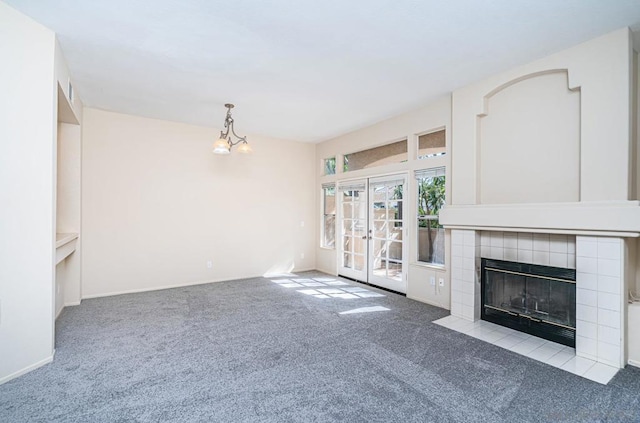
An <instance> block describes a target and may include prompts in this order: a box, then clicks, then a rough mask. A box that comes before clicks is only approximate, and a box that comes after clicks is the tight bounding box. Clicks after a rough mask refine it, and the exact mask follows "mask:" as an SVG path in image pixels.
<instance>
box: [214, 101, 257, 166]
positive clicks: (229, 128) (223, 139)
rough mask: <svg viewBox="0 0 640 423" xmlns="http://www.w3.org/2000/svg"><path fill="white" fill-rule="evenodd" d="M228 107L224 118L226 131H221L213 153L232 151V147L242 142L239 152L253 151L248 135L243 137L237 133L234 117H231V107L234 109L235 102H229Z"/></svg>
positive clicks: (226, 105)
mask: <svg viewBox="0 0 640 423" xmlns="http://www.w3.org/2000/svg"><path fill="white" fill-rule="evenodd" d="M224 107H226V108H227V117H226V118H225V119H224V128H225V130H224V131H220V139H219V140H218V141H216V142H215V143H213V153H214V154H229V153H231V147H233V146H234V145H238V144H240V146H239V147H238V152H240V153H245V154H246V153H251V147H250V146H249V144H248V143H247V137H241V136H239V135H238V134H236V131H235V130H234V129H233V118H232V117H231V109H233V104H230V103H227V104H225V105H224ZM232 137H235V138H237V139H236V141H233V139H232Z"/></svg>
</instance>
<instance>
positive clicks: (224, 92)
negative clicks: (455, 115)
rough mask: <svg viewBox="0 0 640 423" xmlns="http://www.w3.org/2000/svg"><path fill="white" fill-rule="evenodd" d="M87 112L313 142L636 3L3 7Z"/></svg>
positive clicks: (282, 0) (403, 107) (462, 0)
mask: <svg viewBox="0 0 640 423" xmlns="http://www.w3.org/2000/svg"><path fill="white" fill-rule="evenodd" d="M4 1H6V2H7V3H9V4H11V5H13V6H14V7H15V8H17V9H18V10H20V11H22V12H24V13H26V14H27V15H29V16H31V17H33V18H34V19H35V20H37V21H38V22H40V23H42V24H44V25H45V26H47V27H49V28H51V29H52V30H54V31H55V32H57V33H58V37H59V40H60V44H61V46H62V49H63V51H64V53H65V56H66V59H67V62H68V65H69V67H70V70H71V73H72V76H73V79H74V81H75V88H76V91H77V92H78V93H79V95H80V97H81V98H82V100H83V101H84V102H85V104H86V105H88V106H91V107H97V108H101V109H106V110H113V111H117V112H123V113H131V114H135V115H142V116H148V117H154V118H160V119H167V120H173V121H179V122H186V123H193V124H199V125H205V126H213V127H220V126H221V124H222V121H223V118H224V113H225V109H224V107H223V104H224V103H226V102H233V103H235V104H236V108H235V109H234V118H235V120H236V126H237V130H238V132H239V133H241V134H246V133H250V134H261V135H267V136H273V137H279V138H286V139H293V140H298V141H309V142H317V141H321V140H324V139H327V138H330V137H333V136H336V135H339V134H343V133H346V132H349V131H352V130H355V129H358V128H361V127H363V126H367V125H369V124H372V123H375V122H378V121H380V120H383V119H385V118H388V117H392V116H395V115H398V114H400V113H403V112H405V111H408V110H411V109H414V108H416V107H419V106H422V105H426V104H427V103H428V102H429V101H431V100H433V99H434V98H437V97H439V96H441V95H443V94H445V93H447V92H450V91H452V90H454V89H455V88H457V87H460V86H464V85H466V84H468V83H470V82H472V81H475V80H478V79H481V78H483V77H485V76H488V75H490V74H492V73H495V72H498V71H501V70H505V69H508V68H510V67H513V66H515V65H518V64H522V63H526V62H529V61H531V60H534V59H536V58H539V57H543V56H545V55H548V54H550V53H553V52H556V51H559V50H562V49H564V48H567V47H570V46H572V45H574V44H577V43H579V42H582V41H586V40H588V39H591V38H594V37H596V36H599V35H601V34H604V33H607V32H609V31H612V30H615V29H617V28H621V27H624V26H632V27H634V29H637V28H636V27H635V26H637V25H638V23H639V22H640V0H517V1H516V0H484V1H479V0H447V1H444V0H270V1H264V0H262V1H261V0H227V1H219V0H215V1H212V0H155V1H150V0H146V1H145V0H109V1H104V0H103V1H98V0H92V1H87V0H58V1H50V0H4Z"/></svg>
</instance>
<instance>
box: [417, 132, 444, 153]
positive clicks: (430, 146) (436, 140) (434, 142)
mask: <svg viewBox="0 0 640 423" xmlns="http://www.w3.org/2000/svg"><path fill="white" fill-rule="evenodd" d="M446 152H447V149H446V137H445V131H444V129H443V130H441V131H436V132H431V133H429V134H424V135H420V136H419V137H418V159H427V158H429V157H437V156H443V155H445V154H446Z"/></svg>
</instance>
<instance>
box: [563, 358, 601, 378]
mask: <svg viewBox="0 0 640 423" xmlns="http://www.w3.org/2000/svg"><path fill="white" fill-rule="evenodd" d="M594 364H596V362H595V361H594V360H589V359H588V358H583V357H573V358H572V359H570V360H569V361H567V362H566V363H564V365H562V367H560V368H561V369H562V370H566V371H568V372H571V373H573V374H575V375H578V376H582V375H583V374H585V373H586V372H587V370H589V369H590V368H591V367H593V365H594Z"/></svg>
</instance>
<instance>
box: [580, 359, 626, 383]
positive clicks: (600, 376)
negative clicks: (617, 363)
mask: <svg viewBox="0 0 640 423" xmlns="http://www.w3.org/2000/svg"><path fill="white" fill-rule="evenodd" d="M616 373H618V369H616V368H615V367H613V366H608V365H606V364H603V363H596V364H594V365H593V366H592V367H591V368H590V369H589V370H587V372H586V373H585V374H584V375H582V377H585V378H587V379H589V380H592V381H594V382H598V383H600V384H602V385H606V384H607V383H609V381H610V380H611V379H613V377H614V376H615V375H616Z"/></svg>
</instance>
